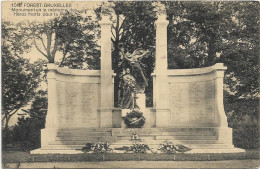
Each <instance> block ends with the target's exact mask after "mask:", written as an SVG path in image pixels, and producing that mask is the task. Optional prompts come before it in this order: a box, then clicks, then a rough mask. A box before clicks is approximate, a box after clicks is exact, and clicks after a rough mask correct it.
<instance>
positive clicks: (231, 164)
mask: <svg viewBox="0 0 260 169" xmlns="http://www.w3.org/2000/svg"><path fill="white" fill-rule="evenodd" d="M17 167H19V168H260V160H228V161H104V162H44V163H40V162H37V163H21V164H20V165H19V164H17V163H9V164H6V165H5V167H4V168H17Z"/></svg>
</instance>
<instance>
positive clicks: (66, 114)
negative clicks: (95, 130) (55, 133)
mask: <svg viewBox="0 0 260 169" xmlns="http://www.w3.org/2000/svg"><path fill="white" fill-rule="evenodd" d="M98 90H99V84H91V83H89V84H88V83H71V82H59V81H57V82H56V92H57V118H58V120H57V122H58V123H59V124H58V126H60V127H68V125H69V126H71V127H72V126H73V127H98V126H99V125H98V107H99V96H98V94H99V91H98Z"/></svg>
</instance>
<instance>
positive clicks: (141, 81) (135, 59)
mask: <svg viewBox="0 0 260 169" xmlns="http://www.w3.org/2000/svg"><path fill="white" fill-rule="evenodd" d="M148 52H149V51H144V50H143V49H136V50H135V51H134V52H133V53H132V54H130V53H129V52H127V53H126V54H125V55H124V58H125V59H126V60H127V61H128V62H130V64H131V66H132V72H133V76H134V78H135V79H136V84H137V85H136V90H137V93H144V90H145V87H146V86H148V82H147V78H146V77H145V73H144V70H143V68H142V66H141V64H140V62H139V58H142V57H144V56H145V55H147V54H148Z"/></svg>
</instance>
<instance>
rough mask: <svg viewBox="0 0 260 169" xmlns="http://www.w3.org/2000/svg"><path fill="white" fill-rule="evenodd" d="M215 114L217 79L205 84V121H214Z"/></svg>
mask: <svg viewBox="0 0 260 169" xmlns="http://www.w3.org/2000/svg"><path fill="white" fill-rule="evenodd" d="M214 114H215V80H211V81H207V82H206V84H205V121H208V122H214V117H215V116H214Z"/></svg>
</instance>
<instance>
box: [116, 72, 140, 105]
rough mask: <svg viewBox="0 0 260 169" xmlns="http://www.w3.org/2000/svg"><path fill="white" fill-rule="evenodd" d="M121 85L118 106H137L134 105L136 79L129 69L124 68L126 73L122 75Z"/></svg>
mask: <svg viewBox="0 0 260 169" xmlns="http://www.w3.org/2000/svg"><path fill="white" fill-rule="evenodd" d="M121 85H122V86H123V87H122V88H123V97H122V99H121V101H120V105H119V106H120V107H121V108H123V109H133V108H137V107H138V106H137V105H136V81H135V78H134V77H133V76H132V75H131V74H130V69H129V68H127V69H126V73H125V74H124V75H123V77H122V81H121Z"/></svg>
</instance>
